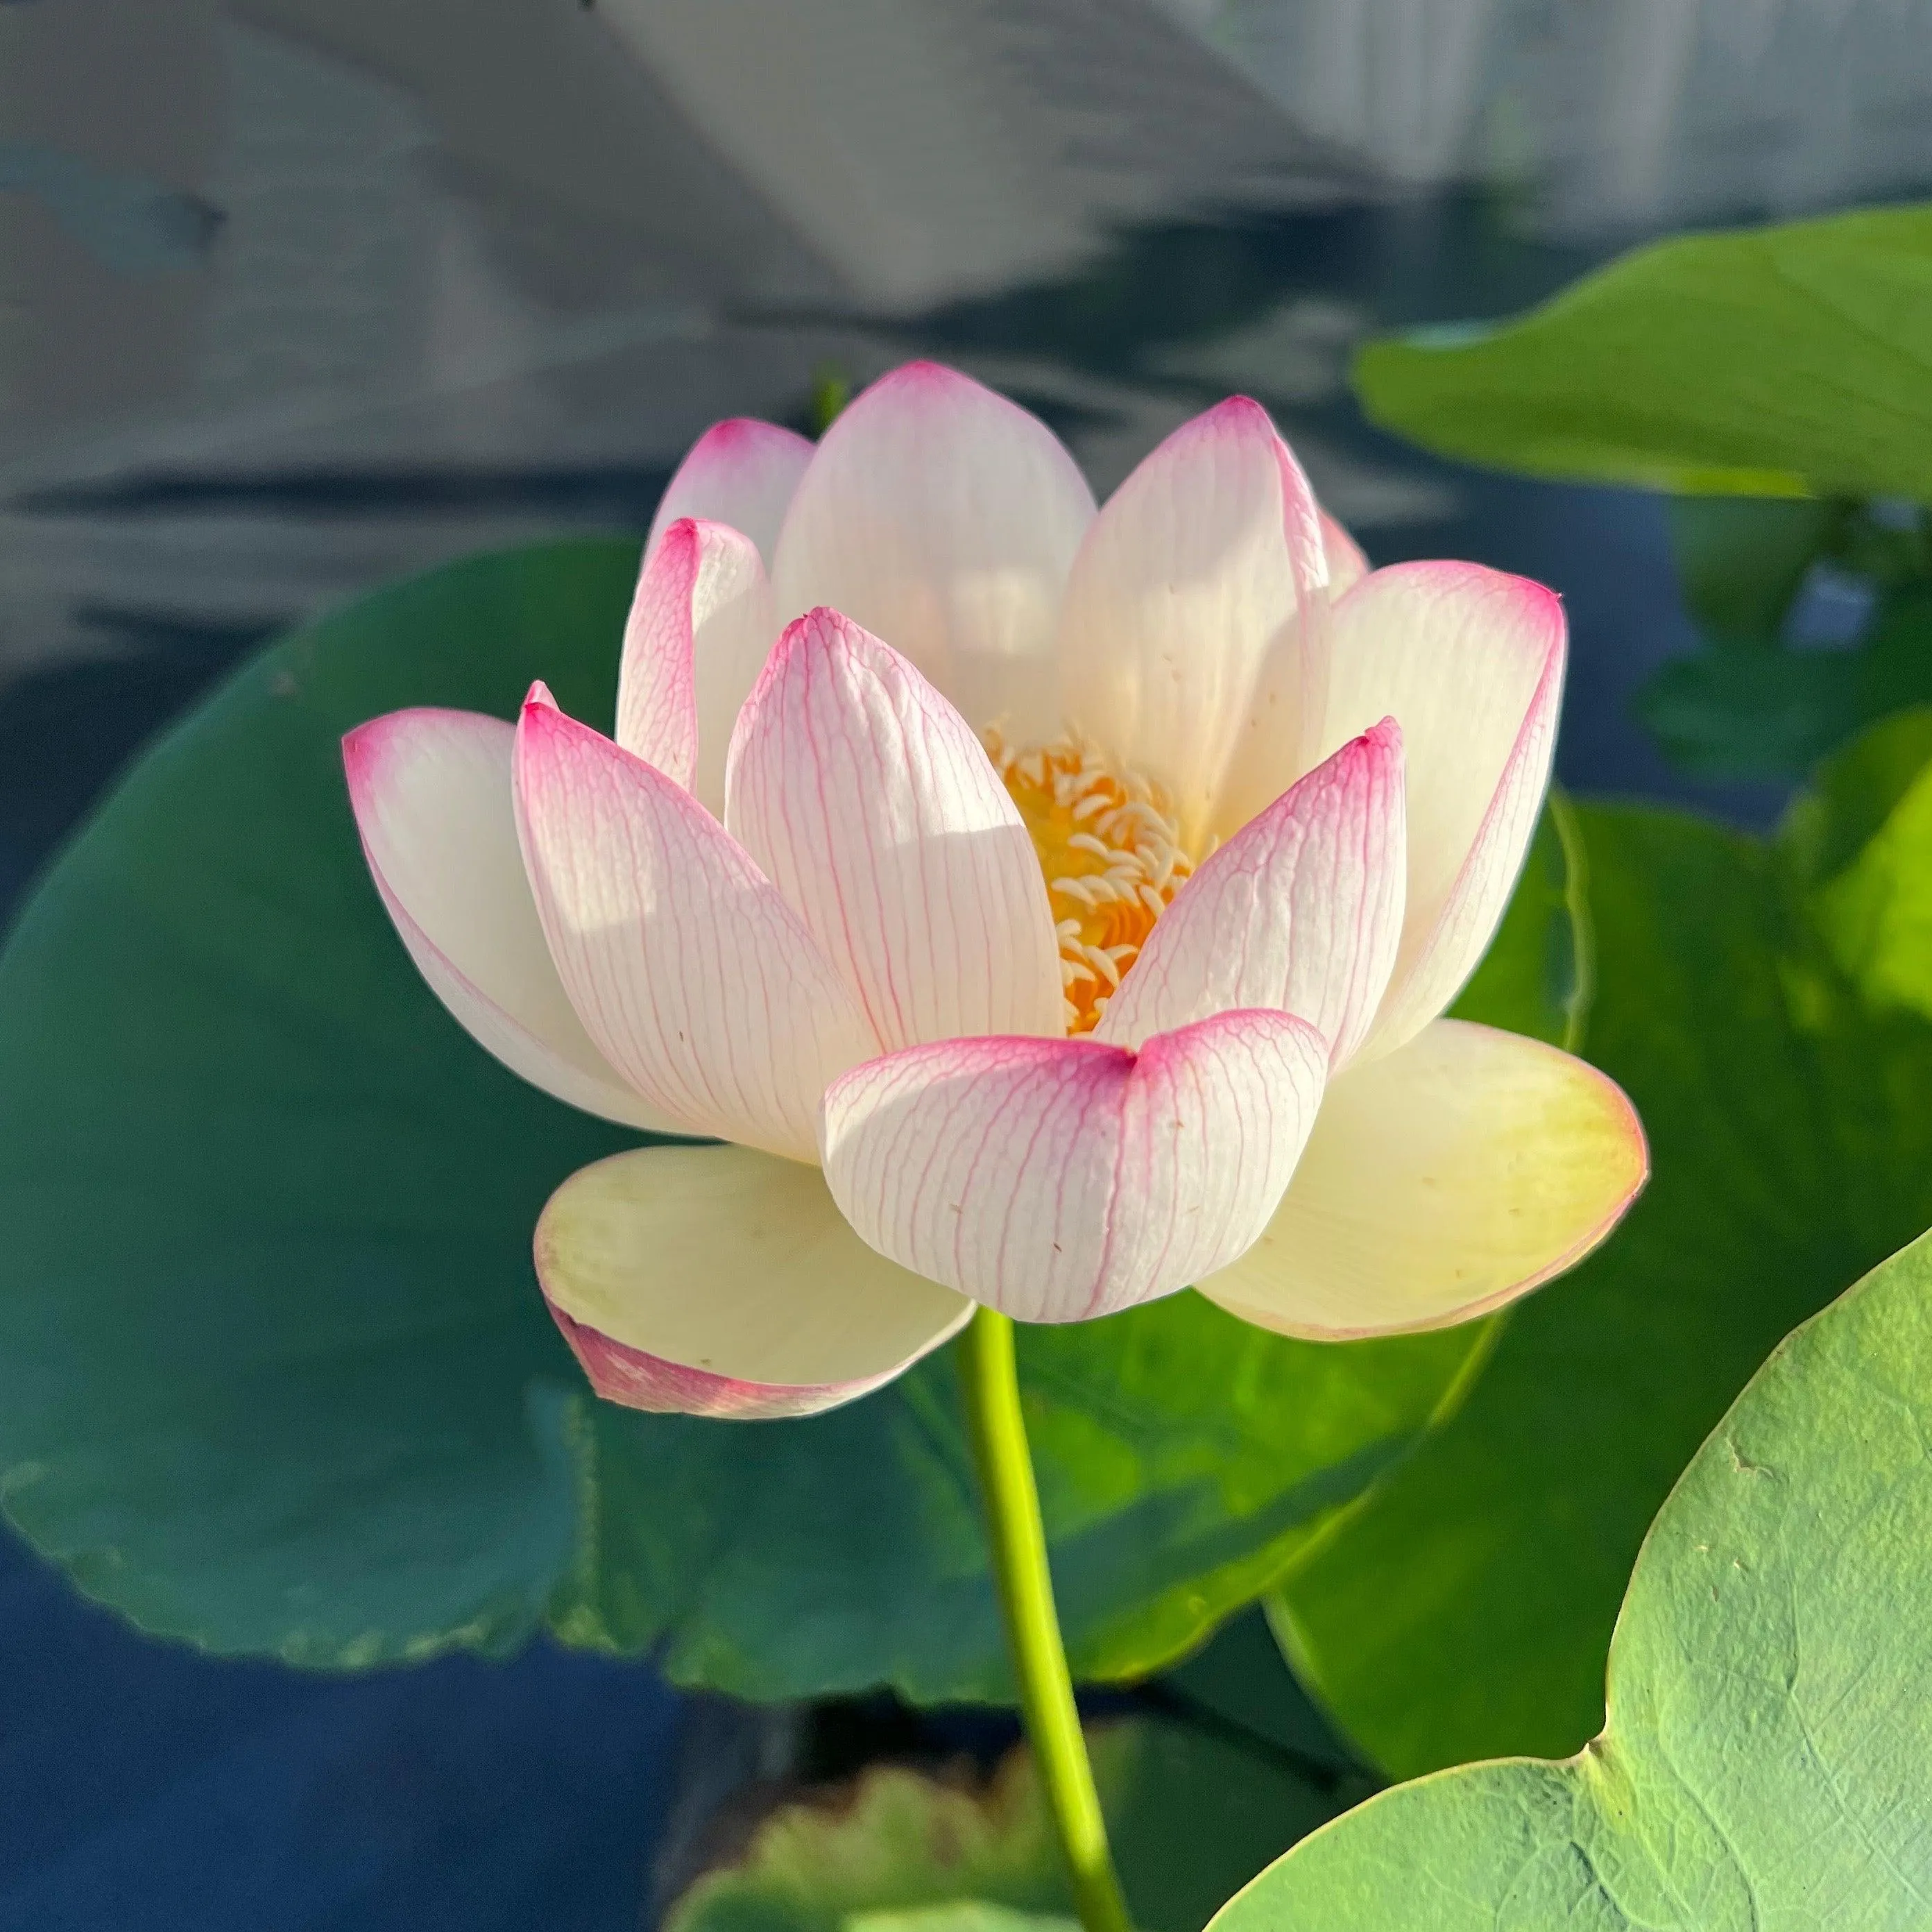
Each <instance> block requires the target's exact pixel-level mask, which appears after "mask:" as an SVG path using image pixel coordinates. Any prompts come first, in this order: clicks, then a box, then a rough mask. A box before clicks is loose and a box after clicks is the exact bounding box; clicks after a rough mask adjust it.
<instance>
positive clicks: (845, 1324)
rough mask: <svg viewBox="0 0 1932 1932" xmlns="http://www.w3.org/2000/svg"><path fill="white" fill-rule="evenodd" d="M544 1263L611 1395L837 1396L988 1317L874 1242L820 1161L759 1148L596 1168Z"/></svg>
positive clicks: (560, 1214) (553, 1208)
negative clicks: (861, 1231)
mask: <svg viewBox="0 0 1932 1932" xmlns="http://www.w3.org/2000/svg"><path fill="white" fill-rule="evenodd" d="M660 1155H661V1156H663V1157H664V1158H663V1159H661V1160H660V1159H658V1158H657V1157H658V1156H660ZM536 1265H537V1276H538V1280H540V1281H541V1283H542V1284H543V1291H544V1296H545V1298H546V1299H547V1301H549V1304H550V1311H551V1313H553V1315H554V1316H556V1322H557V1325H558V1327H559V1328H561V1329H562V1331H563V1333H564V1336H565V1339H566V1340H568V1342H569V1343H570V1346H571V1348H572V1349H574V1351H575V1352H576V1355H577V1360H578V1361H580V1362H581V1363H582V1364H583V1369H584V1372H585V1373H586V1375H588V1376H589V1378H590V1382H591V1385H592V1387H593V1388H595V1390H596V1391H597V1393H598V1394H599V1395H601V1396H602V1397H604V1398H605V1400H607V1401H610V1402H616V1403H623V1404H624V1405H625V1406H626V1407H628V1408H631V1409H649V1410H653V1411H655V1412H660V1413H664V1412H676V1413H682V1414H683V1415H709V1416H718V1417H724V1418H738V1419H745V1420H748V1419H751V1418H757V1417H763V1416H785V1415H812V1414H814V1413H815V1412H817V1411H819V1410H820V1409H835V1408H836V1407H837V1406H838V1405H839V1404H840V1403H846V1402H850V1401H851V1400H853V1399H854V1398H855V1397H858V1396H862V1395H864V1394H866V1393H867V1392H868V1391H869V1390H871V1389H874V1388H877V1387H879V1385H880V1384H881V1383H883V1382H889V1381H890V1380H891V1379H892V1377H893V1376H896V1375H898V1374H899V1373H901V1372H902V1371H903V1370H906V1369H907V1368H909V1367H911V1365H912V1364H913V1363H914V1362H916V1361H918V1359H919V1357H920V1356H922V1355H925V1354H926V1353H927V1352H929V1350H931V1349H935V1348H937V1347H938V1346H939V1344H940V1343H942V1342H944V1341H945V1340H947V1337H949V1336H950V1335H953V1334H956V1332H957V1331H959V1329H960V1328H962V1326H964V1325H965V1322H967V1321H968V1319H969V1318H970V1317H971V1315H972V1313H973V1304H972V1303H971V1302H970V1301H967V1300H966V1299H965V1298H964V1297H963V1296H961V1295H956V1294H954V1293H953V1292H952V1291H951V1290H950V1289H944V1288H941V1287H940V1286H938V1285H937V1284H936V1283H933V1282H930V1281H924V1280H921V1279H920V1278H919V1277H918V1276H917V1275H914V1274H907V1272H906V1271H905V1270H904V1269H903V1268H896V1267H895V1266H894V1265H892V1262H889V1261H887V1260H886V1259H885V1258H884V1256H882V1255H878V1254H875V1253H873V1251H872V1250H871V1249H870V1248H868V1247H866V1246H865V1243H864V1242H862V1241H860V1240H859V1238H858V1236H857V1235H855V1234H854V1233H853V1232H852V1230H851V1228H850V1226H849V1225H848V1224H847V1222H846V1221H845V1219H844V1217H843V1216H842V1215H841V1214H840V1213H839V1212H838V1209H837V1208H835V1206H834V1205H832V1197H831V1196H830V1195H829V1193H826V1187H825V1180H824V1177H823V1175H820V1173H819V1172H818V1171H817V1169H815V1168H810V1167H805V1166H801V1165H800V1164H799V1163H797V1162H796V1161H788V1160H777V1159H775V1158H774V1157H772V1155H769V1154H758V1153H755V1152H754V1151H752V1150H751V1149H750V1148H739V1147H680V1148H640V1149H639V1150H637V1151H635V1152H634V1153H630V1154H616V1155H614V1156H613V1157H611V1158H610V1160H602V1161H599V1162H598V1163H596V1164H595V1166H591V1167H586V1168H584V1169H581V1170H580V1172H577V1173H576V1174H574V1175H571V1178H569V1180H568V1181H565V1183H564V1184H563V1185H562V1187H560V1188H559V1189H558V1190H557V1191H556V1193H555V1194H553V1196H551V1197H550V1205H548V1206H547V1208H545V1209H544V1212H543V1218H542V1219H541V1220H540V1221H539V1222H538V1223H537V1232H536Z"/></svg>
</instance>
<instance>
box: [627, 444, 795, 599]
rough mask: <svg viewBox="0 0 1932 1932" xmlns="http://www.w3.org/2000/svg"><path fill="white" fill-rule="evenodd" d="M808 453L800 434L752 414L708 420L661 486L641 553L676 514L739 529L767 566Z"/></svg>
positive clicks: (676, 518)
mask: <svg viewBox="0 0 1932 1932" xmlns="http://www.w3.org/2000/svg"><path fill="white" fill-rule="evenodd" d="M811 452H812V446H811V443H808V441H807V440H805V438H804V437H802V436H799V435H797V434H795V433H794V432H793V431H790V430H788V429H781V428H779V427H778V425H777V424H776V423H768V422H758V421H757V419H755V418H754V417H751V416H733V418H731V419H730V420H729V421H728V422H721V423H713V424H712V425H711V427H710V428H709V429H708V430H706V431H705V432H704V434H703V435H702V436H700V437H699V438H698V439H697V441H696V442H695V443H693V444H692V445H691V448H690V449H689V451H688V452H687V453H686V455H685V459H684V460H683V461H682V463H679V465H678V466H677V472H676V475H673V477H672V478H671V479H670V483H669V484H667V486H666V487H665V490H664V499H663V501H662V502H660V503H659V504H658V513H657V514H656V515H655V517H653V518H652V520H651V533H650V535H649V538H646V541H645V544H644V552H645V554H646V556H649V553H650V552H651V551H652V550H653V549H654V548H655V547H656V544H657V542H658V538H661V536H662V535H664V532H666V531H667V530H668V529H670V526H671V525H672V524H673V523H676V522H677V520H679V518H680V517H701V518H703V520H706V522H709V523H729V524H730V526H731V527H732V528H733V529H734V530H742V531H743V532H744V533H745V535H747V536H748V537H749V538H751V541H752V542H754V544H757V547H758V553H759V555H760V556H762V557H763V559H764V560H765V563H766V567H767V568H769V565H770V563H771V560H772V551H773V550H774V549H775V548H776V547H777V544H778V526H779V525H780V524H781V523H783V522H784V514H785V511H786V508H787V506H788V505H790V502H791V499H792V493H793V491H794V490H796V489H797V487H798V479H799V478H800V477H801V476H802V475H804V474H805V465H806V464H807V463H809V462H810V461H811Z"/></svg>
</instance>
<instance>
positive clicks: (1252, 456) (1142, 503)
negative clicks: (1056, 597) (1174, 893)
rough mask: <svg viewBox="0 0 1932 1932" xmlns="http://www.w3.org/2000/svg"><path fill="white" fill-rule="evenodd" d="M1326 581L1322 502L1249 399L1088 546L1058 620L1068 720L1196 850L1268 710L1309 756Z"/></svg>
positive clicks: (1198, 427)
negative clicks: (1167, 803) (1134, 775)
mask: <svg viewBox="0 0 1932 1932" xmlns="http://www.w3.org/2000/svg"><path fill="white" fill-rule="evenodd" d="M1326 581H1327V565H1326V563H1325V561H1324V559H1323V555H1322V532H1321V526H1320V521H1319V516H1318V514H1317V511H1316V503H1315V496H1314V493H1313V491H1312V490H1310V488H1309V487H1308V479H1307V478H1306V477H1305V476H1304V475H1303V474H1302V473H1301V468H1300V466H1299V465H1298V464H1297V463H1296V462H1295V458H1293V456H1292V455H1290V454H1289V449H1288V446H1287V445H1286V443H1283V441H1282V440H1281V438H1280V436H1279V435H1277V434H1276V431H1275V428H1274V424H1273V423H1271V422H1270V421H1269V420H1268V413H1267V412H1266V411H1265V410H1263V409H1262V407H1261V406H1260V405H1259V404H1258V403H1253V402H1250V401H1248V400H1247V398H1245V397H1240V396H1238V397H1235V398H1232V399H1231V400H1230V401H1227V402H1225V403H1223V404H1220V406H1219V407H1217V408H1214V409H1212V410H1209V411H1208V413H1206V414H1205V416H1197V417H1196V418H1195V419H1194V420H1193V422H1189V423H1185V424H1184V425H1182V426H1181V428H1179V429H1178V430H1176V431H1175V432H1174V434H1172V436H1170V437H1169V438H1168V439H1167V440H1166V442H1165V443H1163V444H1162V445H1161V446H1160V448H1159V449H1157V450H1155V451H1154V453H1153V455H1151V456H1149V457H1148V458H1147V460H1145V462H1143V463H1142V464H1141V466H1140V467H1139V469H1136V471H1135V472H1133V475H1131V476H1130V477H1129V478H1127V481H1125V482H1124V483H1123V484H1121V487H1120V488H1119V489H1118V490H1116V491H1115V493H1114V494H1113V496H1112V497H1111V498H1109V500H1108V502H1107V505H1106V508H1104V509H1103V511H1101V512H1100V517H1099V518H1098V520H1097V521H1096V522H1095V523H1094V527H1093V529H1092V530H1091V531H1090V532H1088V538H1087V541H1085V543H1084V544H1082V546H1081V550H1080V554H1079V557H1078V558H1076V559H1075V562H1074V566H1073V576H1072V577H1071V578H1070V580H1069V582H1068V584H1067V605H1066V609H1065V611H1064V613H1063V616H1062V619H1061V679H1062V685H1061V689H1062V702H1063V705H1064V709H1065V710H1066V712H1067V716H1068V718H1069V719H1070V721H1071V722H1072V723H1073V724H1074V726H1075V727H1076V728H1077V729H1078V730H1079V731H1081V732H1082V733H1084V734H1085V735H1086V736H1090V737H1091V738H1092V739H1094V740H1095V741H1096V742H1097V743H1098V744H1099V745H1100V748H1101V749H1102V750H1103V751H1104V752H1105V753H1106V754H1107V756H1108V757H1109V760H1112V762H1113V763H1115V766H1117V768H1118V769H1122V770H1126V771H1132V772H1139V773H1141V774H1142V775H1143V776H1145V777H1147V778H1153V779H1155V780H1157V781H1159V782H1160V784H1163V785H1164V786H1165V787H1166V789H1167V790H1168V792H1169V794H1170V796H1172V799H1173V800H1174V802H1175V807H1176V809H1177V811H1178V816H1179V818H1180V821H1181V836H1182V838H1183V841H1184V842H1185V843H1186V844H1187V845H1188V846H1189V847H1190V848H1191V849H1193V850H1199V849H1201V847H1202V844H1203V843H1204V841H1205V835H1206V834H1207V833H1208V831H1209V829H1210V828H1211V820H1212V817H1213V808H1214V801H1215V799H1216V798H1217V795H1218V794H1219V793H1220V790H1221V789H1222V787H1223V783H1224V781H1226V779H1227V778H1228V775H1229V769H1230V766H1231V765H1232V764H1233V763H1235V761H1236V760H1238V758H1239V757H1240V756H1241V750H1242V746H1241V738H1242V736H1243V733H1244V730H1246V729H1247V727H1248V720H1249V719H1250V716H1251V715H1252V714H1253V712H1254V711H1255V709H1256V706H1258V705H1259V706H1261V707H1262V709H1264V710H1265V712H1266V713H1267V714H1268V719H1269V724H1268V729H1269V730H1271V732H1272V733H1277V734H1278V735H1279V736H1280V737H1281V738H1282V739H1283V741H1284V742H1286V743H1288V744H1289V745H1290V746H1291V747H1292V750H1293V753H1294V754H1295V755H1302V754H1312V753H1313V748H1314V738H1315V734H1316V731H1317V730H1319V721H1320V719H1321V717H1322V704H1323V691H1324V688H1325V687H1324V674H1323V667H1322V649H1321V643H1320V634H1319V633H1320V622H1319V613H1320V607H1322V606H1324V605H1325V598H1322V595H1320V592H1321V590H1322V586H1323V585H1324V583H1325V582H1326ZM1312 762H1313V759H1312V757H1306V758H1305V761H1304V763H1303V765H1302V766H1301V769H1304V770H1305V769H1307V763H1312ZM1285 782H1286V781H1284V783H1285ZM1282 789H1283V787H1282V786H1281V785H1277V786H1276V787H1274V790H1273V791H1271V792H1270V793H1269V794H1268V799H1263V800H1262V801H1261V802H1262V803H1263V804H1265V803H1267V802H1269V800H1271V799H1273V798H1274V797H1275V796H1277V794H1278V793H1280V791H1281V790H1282Z"/></svg>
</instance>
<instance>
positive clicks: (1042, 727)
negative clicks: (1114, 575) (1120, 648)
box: [772, 362, 1094, 742]
mask: <svg viewBox="0 0 1932 1932" xmlns="http://www.w3.org/2000/svg"><path fill="white" fill-rule="evenodd" d="M1093 517H1094V498H1093V494H1092V493H1091V491H1090V490H1088V487H1087V484H1086V481H1085V478H1082V475H1081V474H1080V472H1079V469H1078V468H1077V467H1076V465H1075V463H1074V461H1073V458H1072V457H1070V455H1067V452H1066V450H1065V449H1064V448H1063V447H1062V446H1061V443H1060V440H1059V439H1058V437H1055V435H1054V434H1053V433H1052V431H1051V430H1049V429H1048V428H1047V427H1046V425H1045V424H1043V423H1042V422H1040V421H1039V420H1038V419H1037V418H1036V417H1034V416H1029V415H1028V413H1027V412H1026V411H1025V410H1023V409H1021V408H1020V407H1019V406H1018V405H1017V404H1013V403H1010V402H1008V401H1007V400H1006V399H1005V398H1004V397H1002V396H997V395H995V394H994V393H993V392H992V390H990V389H985V388H983V387H982V386H980V384H979V383H975V382H974V381H973V380H971V378H970V377H965V376H962V375H960V374H958V373H957V372H956V371H953V370H950V369H943V368H940V367H939V366H938V365H937V364H935V363H931V362H913V363H910V364H908V365H907V366H906V367H905V368H901V369H898V370H895V371H893V372H892V374H890V375H889V376H886V377H881V378H880V380H879V381H877V382H876V383H874V384H873V385H872V386H871V388H870V389H868V390H866V391H865V393H864V394H863V395H861V396H859V398H857V399H856V401H853V403H852V404H850V406H849V407H847V409H846V410H845V411H844V413H843V414H842V415H841V416H840V417H839V418H838V421H837V422H835V423H834V424H833V425H832V427H831V428H829V430H827V431H826V433H825V437H824V440H823V441H822V442H821V443H820V445H819V446H818V452H817V455H815V456H814V458H813V459H812V462H811V468H810V469H808V470H807V472H805V478H804V480H803V481H802V482H801V483H800V484H799V488H798V493H797V494H796V496H794V497H793V499H792V504H791V508H790V512H789V514H787V517H786V518H785V524H784V531H783V532H782V534H781V536H780V538H779V540H778V555H777V559H776V560H775V563H774V564H773V566H772V589H773V592H774V596H775V604H776V610H777V616H778V621H779V622H780V623H781V624H784V623H788V622H790V620H791V619H793V618H794V617H799V616H803V615H804V614H805V612H807V611H808V610H813V609H814V608H816V607H817V606H818V605H820V604H829V605H830V606H831V607H833V608H834V609H836V610H842V611H843V612H844V613H845V615H846V616H848V617H850V619H852V620H853V622H855V623H858V624H862V625H864V626H865V628H866V629H867V630H868V631H871V632H872V634H874V636H875V637H883V639H884V640H886V643H889V644H890V645H891V646H892V648H893V649H895V651H898V652H901V654H902V655H904V656H905V657H907V658H910V660H911V661H912V662H913V664H916V665H917V666H918V667H919V670H920V671H921V672H922V673H923V674H924V675H925V676H926V677H928V678H929V679H931V680H932V682H933V683H935V685H938V687H939V688H940V689H941V691H944V692H945V694H947V697H949V698H950V699H951V700H952V701H953V703H954V704H955V705H956V706H958V708H959V709H960V710H961V711H962V712H963V713H964V714H965V716H966V718H967V719H968V721H969V722H970V723H971V724H972V725H973V726H974V728H975V729H976V730H979V729H983V727H986V726H987V725H989V724H995V723H1000V724H1002V725H1003V728H1004V729H1005V730H1006V732H1007V736H1009V737H1010V738H1011V739H1015V740H1016V741H1017V742H1040V740H1042V739H1047V738H1050V737H1052V736H1054V735H1055V733H1056V732H1057V731H1058V730H1059V728H1060V718H1059V715H1058V707H1057V704H1056V702H1055V690H1054V683H1053V677H1052V645H1053V631H1054V623H1055V618H1056V616H1057V615H1058V611H1059V608H1060V600H1061V592H1062V590H1063V589H1064V586H1065V584H1066V582H1067V570H1068V568H1069V567H1070V565H1071V564H1072V562H1073V553H1074V551H1075V550H1076V548H1077V547H1079V542H1080V539H1081V538H1082V535H1084V534H1085V531H1086V529H1087V526H1088V524H1089V523H1091V522H1092V520H1093Z"/></svg>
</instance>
